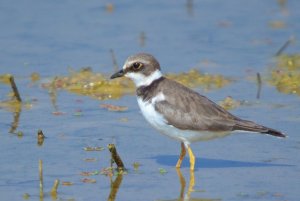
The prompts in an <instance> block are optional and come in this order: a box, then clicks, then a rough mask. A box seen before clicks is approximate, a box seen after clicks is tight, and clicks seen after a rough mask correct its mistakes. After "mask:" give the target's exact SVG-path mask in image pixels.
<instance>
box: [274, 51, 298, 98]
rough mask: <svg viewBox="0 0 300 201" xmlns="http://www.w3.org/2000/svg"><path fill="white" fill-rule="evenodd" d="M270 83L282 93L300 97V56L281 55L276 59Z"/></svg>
mask: <svg viewBox="0 0 300 201" xmlns="http://www.w3.org/2000/svg"><path fill="white" fill-rule="evenodd" d="M269 83H270V84H271V85H273V86H275V87H276V89H277V90H278V91H279V92H281V93H285V94H296V95H298V96H300V54H281V55H279V56H278V57H276V66H275V67H274V68H273V69H272V71H271V78H270V79H269Z"/></svg>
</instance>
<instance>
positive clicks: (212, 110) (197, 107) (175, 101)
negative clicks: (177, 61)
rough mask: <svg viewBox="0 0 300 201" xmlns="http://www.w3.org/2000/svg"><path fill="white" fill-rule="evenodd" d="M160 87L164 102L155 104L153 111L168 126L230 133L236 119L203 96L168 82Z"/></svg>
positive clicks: (175, 83)
mask: <svg viewBox="0 0 300 201" xmlns="http://www.w3.org/2000/svg"><path fill="white" fill-rule="evenodd" d="M163 85H167V86H164V87H162V88H161V89H165V90H163V93H164V94H165V98H166V99H165V100H163V101H160V102H156V104H155V109H156V110H157V111H159V112H160V113H162V114H163V116H164V117H165V119H166V120H167V121H168V123H169V124H170V125H173V126H174V127H176V128H179V129H183V130H186V129H190V130H199V131H206V130H211V131H231V130H232V129H233V127H234V125H235V121H236V120H237V119H238V118H236V117H235V116H233V115H232V114H230V113H229V112H227V111H226V110H225V109H223V108H221V107H220V106H218V105H217V104H215V103H214V102H212V101H210V100H209V99H208V98H206V97H205V96H201V95H200V94H198V93H196V92H194V91H192V90H190V89H189V88H187V87H185V86H183V85H181V84H179V83H177V82H173V81H170V80H166V82H164V83H163Z"/></svg>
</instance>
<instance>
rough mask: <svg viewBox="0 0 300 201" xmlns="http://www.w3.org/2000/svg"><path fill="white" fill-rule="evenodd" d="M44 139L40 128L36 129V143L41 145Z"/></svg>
mask: <svg viewBox="0 0 300 201" xmlns="http://www.w3.org/2000/svg"><path fill="white" fill-rule="evenodd" d="M44 139H45V135H44V133H43V131H42V130H38V132H37V143H38V145H40V146H41V145H43V143H44Z"/></svg>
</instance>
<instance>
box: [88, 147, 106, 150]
mask: <svg viewBox="0 0 300 201" xmlns="http://www.w3.org/2000/svg"><path fill="white" fill-rule="evenodd" d="M83 149H84V151H103V150H104V148H103V147H84V148H83Z"/></svg>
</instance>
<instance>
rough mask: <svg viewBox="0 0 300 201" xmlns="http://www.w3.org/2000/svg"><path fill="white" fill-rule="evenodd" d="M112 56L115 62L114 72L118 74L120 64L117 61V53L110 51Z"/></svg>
mask: <svg viewBox="0 0 300 201" xmlns="http://www.w3.org/2000/svg"><path fill="white" fill-rule="evenodd" d="M110 54H111V58H112V62H113V65H114V71H115V72H118V71H119V65H118V62H117V59H116V56H115V52H114V50H113V49H110Z"/></svg>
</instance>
